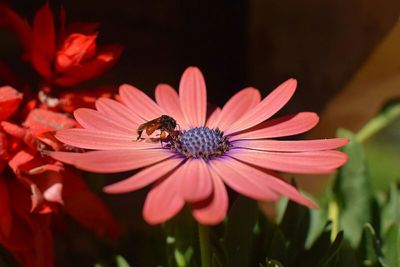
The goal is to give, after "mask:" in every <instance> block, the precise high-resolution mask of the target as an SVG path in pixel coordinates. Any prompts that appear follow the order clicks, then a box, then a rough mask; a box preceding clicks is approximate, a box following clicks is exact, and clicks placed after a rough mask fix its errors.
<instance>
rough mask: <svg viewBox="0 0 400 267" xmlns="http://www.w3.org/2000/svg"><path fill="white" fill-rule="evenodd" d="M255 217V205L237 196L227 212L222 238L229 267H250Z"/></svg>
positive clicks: (256, 211)
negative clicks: (224, 232)
mask: <svg viewBox="0 0 400 267" xmlns="http://www.w3.org/2000/svg"><path fill="white" fill-rule="evenodd" d="M257 217H258V206H257V203H256V202H255V201H254V200H251V199H249V198H246V197H244V196H238V198H237V199H236V201H235V202H234V204H233V206H232V208H231V210H230V212H229V217H228V223H227V226H226V234H225V238H224V243H225V248H226V254H227V263H228V266H229V267H235V266H237V267H243V266H251V256H252V253H251V252H252V244H253V239H254V235H253V229H254V226H255V224H256V221H257Z"/></svg>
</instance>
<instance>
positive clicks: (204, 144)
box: [170, 127, 231, 159]
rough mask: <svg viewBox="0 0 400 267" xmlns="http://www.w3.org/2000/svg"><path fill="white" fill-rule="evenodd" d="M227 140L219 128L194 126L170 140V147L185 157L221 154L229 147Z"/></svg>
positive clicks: (204, 156) (205, 156) (209, 156)
mask: <svg viewBox="0 0 400 267" xmlns="http://www.w3.org/2000/svg"><path fill="white" fill-rule="evenodd" d="M230 146H231V145H230V143H229V140H228V138H227V137H226V136H224V133H223V132H221V131H220V130H219V129H210V128H207V127H196V128H192V129H190V130H187V131H184V132H182V133H181V134H180V135H179V136H178V138H177V139H175V140H172V141H171V142H170V148H171V150H173V151H176V152H179V153H181V154H183V155H184V156H186V157H187V158H192V157H193V158H207V159H209V158H212V157H215V156H221V155H223V154H224V152H226V151H228V150H229V148H230Z"/></svg>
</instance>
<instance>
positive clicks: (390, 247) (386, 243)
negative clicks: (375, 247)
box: [382, 224, 400, 266]
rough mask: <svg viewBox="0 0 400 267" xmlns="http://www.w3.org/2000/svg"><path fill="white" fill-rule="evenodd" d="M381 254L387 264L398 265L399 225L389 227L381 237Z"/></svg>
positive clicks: (399, 246) (399, 248)
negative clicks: (382, 237)
mask: <svg viewBox="0 0 400 267" xmlns="http://www.w3.org/2000/svg"><path fill="white" fill-rule="evenodd" d="M382 252H383V255H384V256H385V260H386V262H387V264H388V266H400V253H399V252H400V225H399V224H393V225H392V226H391V227H389V229H388V231H387V232H386V234H385V236H384V239H383V248H382Z"/></svg>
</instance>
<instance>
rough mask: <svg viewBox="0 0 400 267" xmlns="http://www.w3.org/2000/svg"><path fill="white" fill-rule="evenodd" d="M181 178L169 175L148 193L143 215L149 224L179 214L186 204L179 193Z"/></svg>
mask: <svg viewBox="0 0 400 267" xmlns="http://www.w3.org/2000/svg"><path fill="white" fill-rule="evenodd" d="M179 187H180V179H179V178H178V177H168V178H166V179H165V180H164V181H162V182H160V183H158V184H156V185H155V186H154V187H153V188H152V189H151V191H150V192H149V193H148V194H147V197H146V201H145V203H144V207H143V217H144V219H145V220H146V222H148V223H149V224H159V223H163V222H165V221H167V220H168V219H170V218H172V217H173V216H174V215H175V214H177V213H178V212H179V211H180V210H181V209H182V207H183V205H184V204H185V201H184V200H183V199H182V197H181V196H180V195H179V193H178V191H179Z"/></svg>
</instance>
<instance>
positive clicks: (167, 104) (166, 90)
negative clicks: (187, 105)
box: [156, 84, 189, 129]
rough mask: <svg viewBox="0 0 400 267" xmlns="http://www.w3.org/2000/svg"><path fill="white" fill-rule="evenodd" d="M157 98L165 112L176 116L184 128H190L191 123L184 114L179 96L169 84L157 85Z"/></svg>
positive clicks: (173, 116)
mask: <svg viewBox="0 0 400 267" xmlns="http://www.w3.org/2000/svg"><path fill="white" fill-rule="evenodd" d="M156 100H157V103H158V105H160V107H161V108H162V109H163V110H164V111H165V113H164V114H166V115H169V116H171V117H172V118H174V119H175V120H176V121H177V123H178V124H179V126H180V127H181V128H182V129H189V125H188V124H187V122H186V119H185V117H184V116H183V113H182V110H181V106H180V103H179V96H178V94H177V93H176V91H175V90H174V89H173V88H172V87H171V86H169V85H168V84H159V85H157V87H156Z"/></svg>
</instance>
